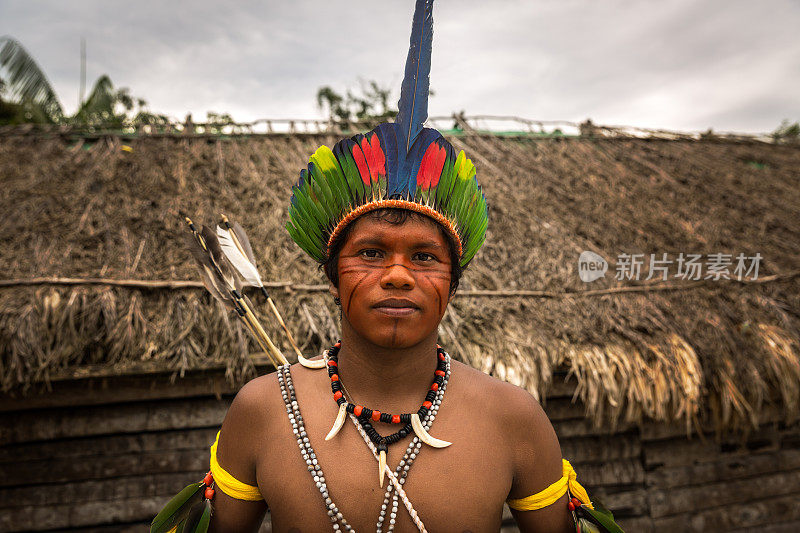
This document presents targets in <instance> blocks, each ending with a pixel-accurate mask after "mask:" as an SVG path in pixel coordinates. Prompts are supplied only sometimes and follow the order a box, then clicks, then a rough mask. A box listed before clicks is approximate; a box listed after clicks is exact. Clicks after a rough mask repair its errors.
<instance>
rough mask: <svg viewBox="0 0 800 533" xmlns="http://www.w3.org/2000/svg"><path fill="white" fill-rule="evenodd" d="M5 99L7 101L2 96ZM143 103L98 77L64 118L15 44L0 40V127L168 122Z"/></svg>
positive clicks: (44, 82) (55, 97)
mask: <svg viewBox="0 0 800 533" xmlns="http://www.w3.org/2000/svg"><path fill="white" fill-rule="evenodd" d="M6 94H7V95H8V97H9V99H8V101H6V100H5V98H4V96H5V95H6ZM146 108H147V102H146V101H144V100H143V99H141V98H134V97H133V96H131V95H130V91H129V90H128V89H127V88H125V87H122V88H119V89H117V88H115V87H114V84H113V83H112V82H111V79H110V78H109V77H108V76H107V75H105V74H104V75H102V76H100V77H99V78H98V79H97V81H96V82H95V84H94V87H93V88H92V91H91V92H90V93H89V96H88V97H87V98H86V99H85V100H84V101H83V103H81V105H80V107H79V109H78V111H77V112H76V113H75V114H74V115H73V116H71V117H67V116H65V115H64V110H63V108H62V107H61V103H60V102H59V100H58V95H56V93H55V91H54V90H53V87H52V86H51V85H50V81H49V80H48V79H47V76H45V74H44V72H43V71H42V69H41V68H39V65H38V64H37V63H36V61H35V60H34V59H33V57H31V55H30V54H29V53H28V52H27V51H26V50H25V48H24V47H23V46H22V45H21V44H20V43H19V41H17V40H15V39H13V38H12V37H0V123H12V124H14V123H22V122H35V123H49V124H72V125H79V126H106V127H109V126H110V127H112V128H121V127H124V126H139V125H145V124H151V125H161V126H165V125H168V124H169V122H170V121H169V118H168V117H166V116H164V115H159V114H155V113H151V112H150V111H148V110H147V109H146Z"/></svg>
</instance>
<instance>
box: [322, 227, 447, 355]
mask: <svg viewBox="0 0 800 533" xmlns="http://www.w3.org/2000/svg"><path fill="white" fill-rule="evenodd" d="M353 224H354V225H353V228H352V230H351V231H350V235H349V236H348V238H347V241H346V242H345V244H344V246H343V247H342V249H341V252H340V253H339V262H338V271H339V287H338V289H337V288H335V287H331V292H332V293H333V294H334V296H338V297H339V298H340V299H341V302H342V317H343V318H342V320H343V322H344V323H343V327H347V326H349V327H350V328H351V329H352V330H353V331H354V332H355V333H357V334H358V335H359V336H361V337H362V338H363V339H364V340H366V341H368V342H370V343H372V344H375V345H377V346H380V347H383V348H409V347H412V346H416V345H417V344H419V343H420V342H422V341H424V340H425V339H427V338H429V337H430V336H431V335H432V334H435V331H436V329H437V327H438V325H439V321H440V320H441V319H442V315H444V311H445V309H446V308H447V303H448V301H449V296H450V252H449V248H448V243H447V240H446V239H445V237H444V235H442V231H441V230H440V228H439V226H438V225H437V224H436V223H435V222H433V221H432V220H430V219H428V218H425V217H409V218H408V219H406V221H405V222H404V223H402V224H392V223H390V222H387V221H385V220H381V219H379V218H373V217H370V216H369V215H365V216H362V217H361V218H359V219H358V220H356V221H355V222H354V223H353Z"/></svg>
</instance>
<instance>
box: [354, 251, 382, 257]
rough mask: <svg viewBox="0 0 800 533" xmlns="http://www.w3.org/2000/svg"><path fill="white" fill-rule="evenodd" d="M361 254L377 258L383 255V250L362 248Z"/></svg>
mask: <svg viewBox="0 0 800 533" xmlns="http://www.w3.org/2000/svg"><path fill="white" fill-rule="evenodd" d="M359 255H361V257H366V258H367V259H377V258H379V257H381V252H380V250H372V249H368V250H361V252H360V254H359Z"/></svg>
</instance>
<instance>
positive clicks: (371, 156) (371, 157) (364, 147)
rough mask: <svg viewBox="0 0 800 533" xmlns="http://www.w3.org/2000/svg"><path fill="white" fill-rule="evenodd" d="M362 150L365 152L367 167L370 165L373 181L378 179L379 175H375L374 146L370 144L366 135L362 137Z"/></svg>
mask: <svg viewBox="0 0 800 533" xmlns="http://www.w3.org/2000/svg"><path fill="white" fill-rule="evenodd" d="M361 150H362V151H363V152H364V159H366V160H367V167H369V173H370V176H372V181H377V180H376V178H377V176H376V175H375V171H374V169H375V154H373V153H372V147H371V146H370V145H369V141H368V140H367V138H366V137H364V138H362V139H361Z"/></svg>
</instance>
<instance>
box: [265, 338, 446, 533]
mask: <svg viewBox="0 0 800 533" xmlns="http://www.w3.org/2000/svg"><path fill="white" fill-rule="evenodd" d="M327 355H328V353H327V351H325V352H324V354H323V356H324V359H326V360H327ZM445 357H446V360H445V363H446V371H445V377H444V380H443V382H442V386H441V387H440V388H439V390H438V391H437V392H436V398H435V400H434V401H433V402H432V403H433V405H432V406H431V409H430V410H429V412H428V413H427V415H426V417H425V419H424V420H423V421H422V424H423V427H424V428H425V429H426V430H429V429H430V427H431V425H432V424H433V421H434V419H435V418H436V414H437V413H438V411H439V406H440V405H441V403H442V398H443V396H444V391H445V389H446V388H447V382H448V381H449V378H450V356H449V355H448V354H447V353H445ZM278 383H279V385H280V389H281V396H282V397H283V401H284V404H285V405H286V414H287V416H288V417H289V422H290V423H291V425H292V432H293V433H294V435H295V438H296V440H297V445H298V447H299V448H300V453H301V454H302V456H303V459H304V460H305V462H306V466H307V468H308V471H309V474H310V475H311V477H312V479H313V480H314V483H315V485H316V487H317V489H318V490H319V491H320V494H321V495H322V498H323V500H324V501H325V506H326V509H327V512H328V517H329V518H330V519H331V523H332V526H333V531H341V530H344V531H351V532H352V531H354V530H353V527H352V526H351V525H350V524H349V523H348V522H347V520H346V519H345V518H344V516H343V515H342V513H341V511H340V510H339V508H338V507H337V506H336V504H335V503H334V502H333V500H332V499H331V497H330V493H329V492H328V486H327V484H326V483H325V475H324V474H323V472H322V467H321V466H320V465H319V462H318V460H317V455H316V453H315V452H314V448H313V447H312V446H311V442H310V440H309V438H308V434H307V433H306V430H305V424H304V423H303V416H302V415H301V414H300V408H299V406H298V403H297V396H296V394H295V389H294V384H293V382H292V376H291V373H290V371H289V365H288V364H286V365H283V366H281V367H279V368H278ZM342 388H343V389H344V386H343V387H342ZM344 392H345V393H346V394H347V395H348V396H351V395H350V394H349V393H348V392H347V390H346V389H344ZM351 399H352V396H351ZM350 419H351V421H352V422H353V424H354V425H355V426H356V429H357V430H358V431H359V433H360V434H361V437H362V438H363V439H364V442H365V443H366V444H367V446H368V447H369V448H370V451H371V452H372V455H373V456H374V457H375V459H376V461H377V460H378V452H377V449H376V448H375V445H374V444H373V443H372V441H371V440H370V438H369V436H368V435H367V434H366V432H365V431H364V429H363V428H362V427H361V424H360V423H359V422H358V419H357V418H356V417H355V416H354V415H352V414H351V415H350ZM421 446H422V443H421V442H420V439H419V437H417V436H415V437H414V438H413V439H412V441H411V443H410V444H409V446H408V448H407V449H406V453H405V454H404V455H403V458H402V459H401V460H400V463H399V464H398V466H397V468H396V469H395V471H394V472H393V471H392V470H391V469H390V468H389V467H388V466H387V467H386V474H387V475H388V477H389V481H390V482H389V485H388V487H387V488H386V493H385V494H384V499H383V504H382V505H381V510H380V514H379V516H378V521H377V524H376V533H383V525H384V523H385V521H386V517H387V516H388V517H389V527H388V528H387V529H386V533H391V532H392V531H393V530H394V525H395V519H396V517H397V509H398V507H399V500H402V501H403V505H404V506H405V508H406V510H407V511H408V512H409V515H410V516H411V519H412V520H413V521H414V524H415V525H416V526H417V529H419V531H420V532H425V533H427V532H426V530H425V525H424V524H423V523H422V520H420V518H419V515H418V514H417V512H416V510H415V509H414V508H413V506H412V505H411V502H410V500H409V499H408V496H406V493H405V491H404V490H403V487H402V485H403V484H404V483H405V481H406V478H407V477H408V471H409V469H410V468H411V464H412V463H413V462H414V459H416V457H417V454H418V453H419V451H420V448H421ZM393 489H394V495H392V490H393ZM390 499H391V500H392V505H391V508H390V507H389V500H390ZM389 509H391V510H390V512H388V513H387V510H389Z"/></svg>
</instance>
